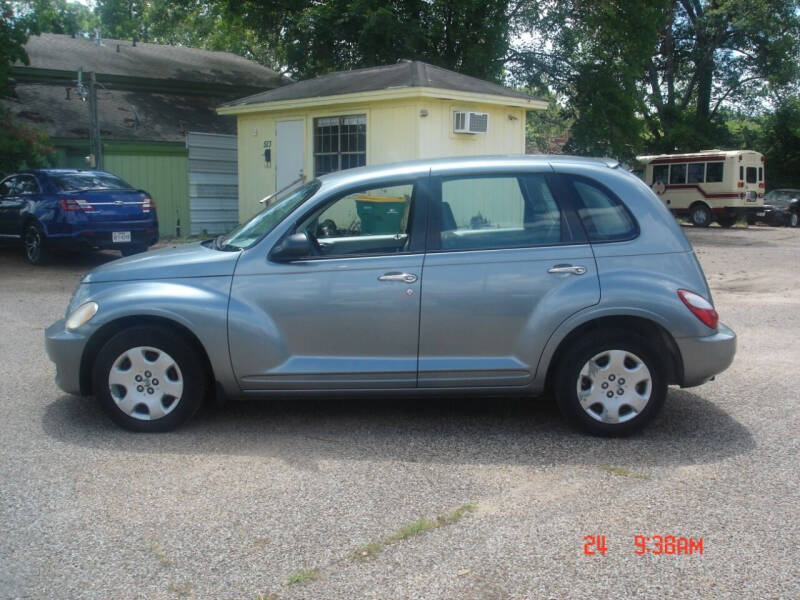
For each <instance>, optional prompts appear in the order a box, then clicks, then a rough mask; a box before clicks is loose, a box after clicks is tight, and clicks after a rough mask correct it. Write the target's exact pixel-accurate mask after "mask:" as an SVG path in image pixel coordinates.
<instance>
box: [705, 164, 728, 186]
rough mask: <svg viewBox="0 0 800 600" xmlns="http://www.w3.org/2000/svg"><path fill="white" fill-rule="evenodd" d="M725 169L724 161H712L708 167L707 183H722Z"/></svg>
mask: <svg viewBox="0 0 800 600" xmlns="http://www.w3.org/2000/svg"><path fill="white" fill-rule="evenodd" d="M724 169H725V163H724V162H710V163H708V166H707V167H706V182H707V183H720V182H721V181H722V175H723V171H724Z"/></svg>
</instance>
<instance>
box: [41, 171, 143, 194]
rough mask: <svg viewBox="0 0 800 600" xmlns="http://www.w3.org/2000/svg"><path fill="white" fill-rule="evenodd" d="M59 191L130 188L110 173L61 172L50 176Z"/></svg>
mask: <svg viewBox="0 0 800 600" xmlns="http://www.w3.org/2000/svg"><path fill="white" fill-rule="evenodd" d="M50 178H51V180H52V182H53V185H55V187H56V190H57V191H59V192H74V191H78V190H130V189H133V188H132V187H131V186H130V185H129V184H128V183H126V182H125V181H123V180H122V179H120V178H119V177H117V176H116V175H112V174H111V173H89V172H87V173H62V174H59V175H51V176H50Z"/></svg>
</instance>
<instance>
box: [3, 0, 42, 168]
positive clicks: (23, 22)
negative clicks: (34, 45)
mask: <svg viewBox="0 0 800 600" xmlns="http://www.w3.org/2000/svg"><path fill="white" fill-rule="evenodd" d="M36 31H37V30H36V21H35V19H33V18H32V17H31V16H30V15H19V14H18V13H17V12H16V11H15V7H14V5H13V4H12V3H11V2H6V1H5V0H0V98H7V97H9V96H12V95H13V93H14V88H13V83H12V81H11V67H12V65H13V64H14V63H16V62H18V61H19V62H21V63H23V64H28V62H29V61H28V55H27V53H26V52H25V48H24V45H25V42H27V40H28V36H29V35H30V34H31V33H34V32H36ZM52 152H53V149H52V147H51V146H50V145H49V143H48V141H47V138H46V136H45V135H44V134H43V133H42V132H41V131H38V130H34V129H30V128H28V127H22V126H19V125H18V124H16V123H15V122H14V121H13V119H12V118H11V116H10V113H9V111H8V110H6V109H5V108H3V107H0V175H3V174H5V173H8V172H11V171H14V170H16V169H18V168H19V167H21V166H23V165H26V166H31V167H34V166H40V165H44V164H47V163H48V162H49V160H50V156H51V155H52Z"/></svg>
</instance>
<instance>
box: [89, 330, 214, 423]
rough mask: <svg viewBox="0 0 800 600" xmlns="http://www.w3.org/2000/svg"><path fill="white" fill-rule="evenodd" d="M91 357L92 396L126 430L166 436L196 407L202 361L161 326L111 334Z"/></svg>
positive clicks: (202, 386) (200, 396) (202, 385)
mask: <svg viewBox="0 0 800 600" xmlns="http://www.w3.org/2000/svg"><path fill="white" fill-rule="evenodd" d="M97 356H98V358H97V360H96V361H95V364H94V369H93V373H92V384H93V389H94V393H95V396H96V397H97V399H98V400H99V402H100V404H101V405H102V406H103V408H104V409H105V410H106V412H107V413H108V415H109V416H110V417H111V418H112V419H113V420H114V421H115V422H116V423H117V424H119V425H121V426H122V427H124V428H126V429H130V430H132V431H144V432H162V431H170V430H172V429H175V428H176V427H178V426H179V425H181V424H182V423H184V422H185V421H186V420H188V419H189V418H190V417H191V416H192V415H193V414H194V413H195V412H196V411H197V409H198V408H199V407H200V405H201V403H202V400H203V396H204V393H205V388H206V373H204V371H203V369H202V366H201V365H202V364H203V361H202V360H201V357H200V356H199V353H198V352H197V350H195V348H194V347H193V345H192V344H191V343H190V342H189V341H188V340H185V339H184V337H183V336H182V335H180V334H178V335H176V334H175V332H172V331H170V330H168V329H165V328H163V327H155V326H141V327H132V328H129V329H125V330H123V331H121V332H119V333H117V334H116V335H114V336H113V337H112V338H111V339H110V340H109V341H108V342H106V344H105V345H104V346H103V347H102V348H101V350H100V352H99V353H98V355H97Z"/></svg>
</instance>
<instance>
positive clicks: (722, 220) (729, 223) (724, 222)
mask: <svg viewBox="0 0 800 600" xmlns="http://www.w3.org/2000/svg"><path fill="white" fill-rule="evenodd" d="M738 220H739V219H738V217H719V218H718V219H717V223H719V226H720V227H724V228H725V229H729V228H731V227H733V226H734V225H735V224H736V221H738Z"/></svg>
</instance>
